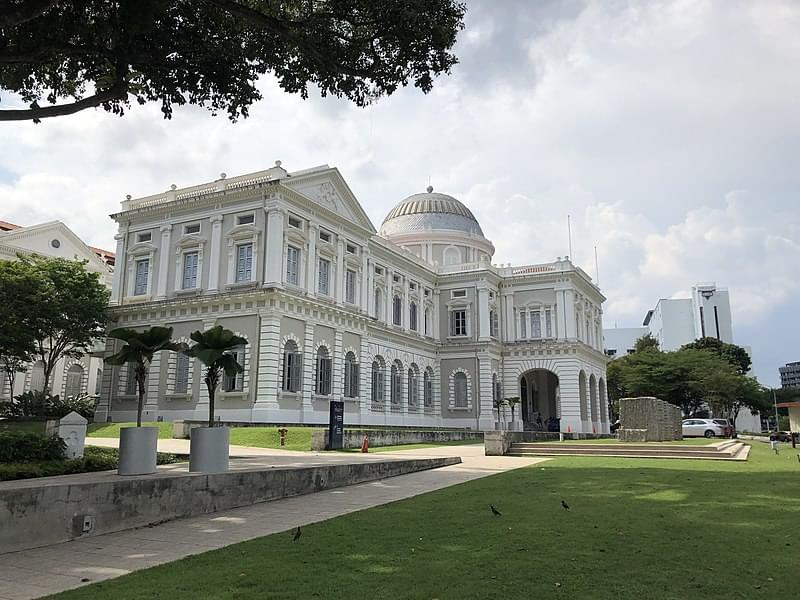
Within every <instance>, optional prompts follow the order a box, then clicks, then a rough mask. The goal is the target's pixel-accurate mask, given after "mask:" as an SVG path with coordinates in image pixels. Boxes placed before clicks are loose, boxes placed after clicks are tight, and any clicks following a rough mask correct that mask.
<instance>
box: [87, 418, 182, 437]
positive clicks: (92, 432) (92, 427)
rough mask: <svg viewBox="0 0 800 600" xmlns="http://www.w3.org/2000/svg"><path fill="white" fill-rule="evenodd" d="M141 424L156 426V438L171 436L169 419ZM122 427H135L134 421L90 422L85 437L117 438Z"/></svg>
mask: <svg viewBox="0 0 800 600" xmlns="http://www.w3.org/2000/svg"><path fill="white" fill-rule="evenodd" d="M142 425H143V426H147V427H158V439H160V440H163V439H170V438H172V423H171V422H170V421H162V422H159V423H156V422H145V423H142ZM123 427H136V423H90V424H89V431H88V433H87V434H86V437H100V438H118V437H119V430H120V429H122V428H123Z"/></svg>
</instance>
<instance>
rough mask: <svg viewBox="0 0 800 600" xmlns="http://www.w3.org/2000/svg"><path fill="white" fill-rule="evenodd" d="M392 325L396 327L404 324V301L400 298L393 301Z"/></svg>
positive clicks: (396, 297)
mask: <svg viewBox="0 0 800 600" xmlns="http://www.w3.org/2000/svg"><path fill="white" fill-rule="evenodd" d="M392 323H394V324H395V325H402V324H403V301H402V300H401V299H400V296H395V297H394V298H393V299H392Z"/></svg>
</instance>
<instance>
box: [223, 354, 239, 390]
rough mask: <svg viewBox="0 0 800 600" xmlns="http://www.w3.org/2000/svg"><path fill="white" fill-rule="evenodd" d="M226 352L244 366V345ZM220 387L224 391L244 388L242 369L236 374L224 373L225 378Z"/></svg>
mask: <svg viewBox="0 0 800 600" xmlns="http://www.w3.org/2000/svg"><path fill="white" fill-rule="evenodd" d="M228 354H230V355H231V356H233V358H234V360H235V361H236V362H237V363H239V364H240V365H241V366H242V367H244V347H243V346H239V347H238V348H234V349H233V350H231V351H230V352H229V353H228ZM222 389H223V390H224V391H226V392H241V391H242V390H243V389H244V371H242V372H241V373H237V374H236V375H225V380H224V381H223V383H222Z"/></svg>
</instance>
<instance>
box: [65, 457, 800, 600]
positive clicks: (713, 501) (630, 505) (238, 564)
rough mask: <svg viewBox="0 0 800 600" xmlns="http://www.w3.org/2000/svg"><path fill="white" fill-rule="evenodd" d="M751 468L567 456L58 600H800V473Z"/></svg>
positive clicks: (786, 465) (783, 460)
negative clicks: (799, 589)
mask: <svg viewBox="0 0 800 600" xmlns="http://www.w3.org/2000/svg"><path fill="white" fill-rule="evenodd" d="M750 457H751V458H750V460H749V461H748V462H745V463H739V462H736V463H719V462H710V461H670V460H658V459H649V460H637V459H610V458H594V457H591V458H590V457H569V458H558V459H555V460H551V461H547V462H544V463H541V464H538V465H534V466H532V467H528V468H524V469H518V470H515V471H510V472H506V473H503V474H500V475H496V476H492V477H486V478H483V479H480V480H476V481H473V482H469V483H465V484H462V485H458V486H454V487H450V488H446V489H443V490H439V491H436V492H432V493H429V494H424V495H422V496H417V497H414V498H410V499H408V500H403V501H400V502H395V503H392V504H388V505H385V506H379V507H375V508H372V509H369V510H365V511H361V512H357V513H352V514H349V515H345V516H342V517H338V518H335V519H332V520H328V521H323V522H319V523H315V524H313V525H309V526H307V527H304V528H303V536H302V537H301V538H300V540H299V541H298V542H297V543H293V542H292V541H291V539H290V533H288V532H287V533H282V534H276V535H272V536H268V537H264V538H259V539H255V540H251V541H248V542H244V543H240V544H235V545H232V546H228V547H227V548H223V549H221V550H216V551H212V552H207V553H204V554H199V555H195V556H191V557H188V558H185V559H182V560H180V561H177V562H174V563H170V564H167V565H162V566H159V567H154V568H151V569H147V570H143V571H138V572H135V573H132V574H130V575H126V576H124V577H120V578H117V579H113V580H110V581H107V582H100V583H97V584H94V585H90V586H88V587H85V588H81V589H78V590H72V591H69V592H65V593H62V594H60V595H58V596H57V598H61V599H64V600H67V599H69V600H79V599H84V598H85V599H92V600H102V599H106V598H108V599H112V598H113V599H126V600H128V599H131V600H132V599H145V598H148V599H169V600H182V599H195V598H215V599H221V600H228V599H230V600H233V599H250V598H253V599H255V598H258V599H262V598H281V599H292V598H296V599H308V598H324V599H332V600H335V599H339V598H342V599H344V598H348V599H349V598H376V599H399V598H420V599H422V598H426V599H431V598H439V599H441V600H444V599H450V598H452V599H461V598H486V599H502V600H508V599H509V598H563V599H570V598H592V599H600V600H603V599H609V600H612V599H613V600H619V599H623V600H624V599H631V600H633V599H636V600H638V599H640V598H647V599H648V600H662V599H663V600H668V599H669V600H682V599H686V598H691V599H693V600H694V599H710V598H725V599H742V600H744V599H748V600H750V599H754V598H755V599H758V598H765V599H767V598H769V599H772V598H790V597H794V595H795V593H796V586H795V582H794V573H795V572H796V566H797V564H798V562H800V537H798V519H800V476H799V475H800V464H798V459H797V457H796V455H795V452H791V451H783V452H781V454H780V455H778V456H775V455H773V454H771V453H770V451H769V448H768V447H767V446H766V445H764V444H754V446H753V449H752V452H751V454H750ZM562 499H565V500H566V501H567V502H568V503H569V504H570V505H571V510H570V511H565V510H563V509H562V508H561V506H560V501H561V500H562ZM490 503H493V504H495V505H496V506H497V507H498V508H499V509H500V511H501V512H502V513H503V516H502V517H493V516H492V514H491V512H490V511H489V507H488V505H489V504H490Z"/></svg>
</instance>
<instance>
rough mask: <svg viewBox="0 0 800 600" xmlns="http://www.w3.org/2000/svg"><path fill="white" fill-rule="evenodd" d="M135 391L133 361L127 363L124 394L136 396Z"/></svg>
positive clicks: (134, 366) (134, 367)
mask: <svg viewBox="0 0 800 600" xmlns="http://www.w3.org/2000/svg"><path fill="white" fill-rule="evenodd" d="M31 387H32V386H31ZM32 389H33V388H32ZM37 389H38V388H37ZM137 393H138V391H137V389H136V365H135V364H133V363H128V371H127V379H125V395H126V396H136V395H137Z"/></svg>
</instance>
